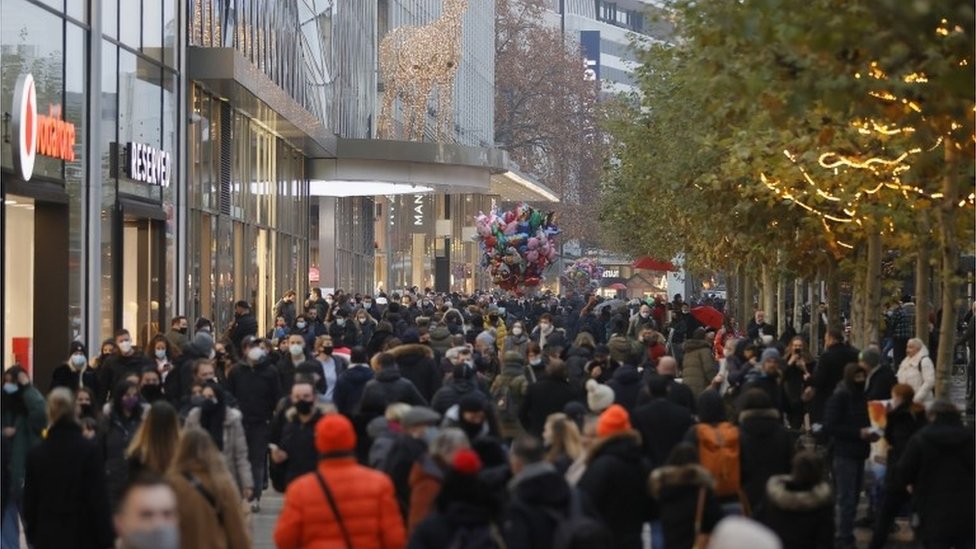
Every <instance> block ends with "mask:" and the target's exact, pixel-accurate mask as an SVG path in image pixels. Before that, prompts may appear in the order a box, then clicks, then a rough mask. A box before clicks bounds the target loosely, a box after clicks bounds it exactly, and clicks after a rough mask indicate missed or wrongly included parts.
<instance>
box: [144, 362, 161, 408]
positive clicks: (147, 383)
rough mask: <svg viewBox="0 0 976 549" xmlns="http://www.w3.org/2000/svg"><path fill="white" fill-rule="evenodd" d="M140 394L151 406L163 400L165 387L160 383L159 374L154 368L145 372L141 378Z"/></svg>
mask: <svg viewBox="0 0 976 549" xmlns="http://www.w3.org/2000/svg"><path fill="white" fill-rule="evenodd" d="M139 394H141V395H142V398H143V400H145V401H146V402H148V403H149V404H154V403H156V402H157V401H160V400H163V386H162V384H161V383H160V379H159V372H157V371H156V370H154V369H152V368H146V369H145V370H143V372H142V375H141V376H139Z"/></svg>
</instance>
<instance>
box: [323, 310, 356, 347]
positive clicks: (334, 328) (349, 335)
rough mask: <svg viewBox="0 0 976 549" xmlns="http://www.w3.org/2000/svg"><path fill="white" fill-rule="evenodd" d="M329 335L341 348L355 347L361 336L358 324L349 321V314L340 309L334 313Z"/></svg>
mask: <svg viewBox="0 0 976 549" xmlns="http://www.w3.org/2000/svg"><path fill="white" fill-rule="evenodd" d="M329 335H330V336H332V340H333V341H335V343H336V345H337V346H339V347H346V348H350V347H355V346H356V339H357V336H358V335H359V333H358V331H357V329H356V324H355V323H354V322H350V321H349V313H347V312H346V310H345V309H342V308H339V309H336V310H335V311H333V317H332V324H331V325H329Z"/></svg>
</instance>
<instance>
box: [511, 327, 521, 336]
mask: <svg viewBox="0 0 976 549" xmlns="http://www.w3.org/2000/svg"><path fill="white" fill-rule="evenodd" d="M512 335H517V336H520V335H522V327H521V326H516V327H514V328H512Z"/></svg>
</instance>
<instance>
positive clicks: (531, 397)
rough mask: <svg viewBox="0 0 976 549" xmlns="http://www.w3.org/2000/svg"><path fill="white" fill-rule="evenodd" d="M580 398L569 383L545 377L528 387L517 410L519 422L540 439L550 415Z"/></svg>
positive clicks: (579, 394)
mask: <svg viewBox="0 0 976 549" xmlns="http://www.w3.org/2000/svg"><path fill="white" fill-rule="evenodd" d="M582 398H583V394H582V393H581V392H580V391H578V390H577V389H576V388H575V387H573V386H572V385H570V384H569V381H567V380H565V379H560V378H555V377H552V376H545V377H543V378H541V379H539V381H538V382H537V383H533V384H531V385H529V388H528V390H527V391H526V393H525V400H524V401H522V407H521V408H520V409H519V421H521V422H522V427H523V428H524V429H525V431H526V432H528V433H530V434H532V435H535V436H537V437H541V436H542V431H543V429H544V428H545V425H546V418H547V417H549V415H550V414H554V413H556V412H562V411H563V408H564V407H565V406H566V404H567V403H569V402H572V401H574V400H582Z"/></svg>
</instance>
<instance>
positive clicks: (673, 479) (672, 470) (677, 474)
mask: <svg viewBox="0 0 976 549" xmlns="http://www.w3.org/2000/svg"><path fill="white" fill-rule="evenodd" d="M714 485H715V480H714V479H712V475H711V474H710V473H709V472H708V469H705V468H704V467H702V466H701V465H698V464H697V463H690V464H688V465H665V466H663V467H658V468H657V469H655V470H654V472H653V473H651V479H650V487H651V495H653V496H654V497H660V496H661V491H662V490H664V489H665V488H678V487H682V486H693V487H696V488H697V487H700V486H705V487H707V488H712V487H713V486H714Z"/></svg>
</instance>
